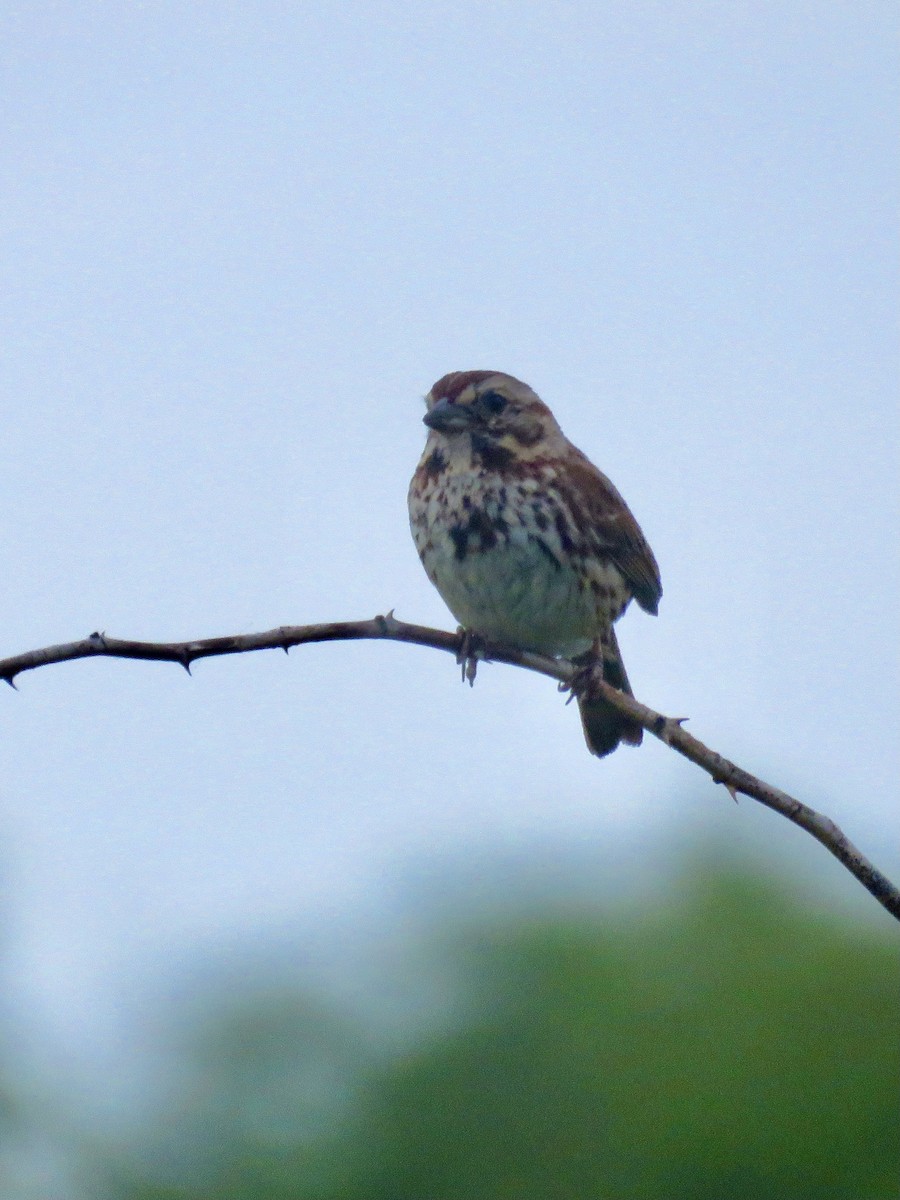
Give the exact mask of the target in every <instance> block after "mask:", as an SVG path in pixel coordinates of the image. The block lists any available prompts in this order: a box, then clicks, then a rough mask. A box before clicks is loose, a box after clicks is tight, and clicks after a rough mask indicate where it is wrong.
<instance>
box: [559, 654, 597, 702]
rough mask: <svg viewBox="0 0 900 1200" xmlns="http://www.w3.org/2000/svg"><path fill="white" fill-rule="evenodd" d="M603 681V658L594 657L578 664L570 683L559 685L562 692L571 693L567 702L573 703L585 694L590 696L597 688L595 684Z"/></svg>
mask: <svg viewBox="0 0 900 1200" xmlns="http://www.w3.org/2000/svg"><path fill="white" fill-rule="evenodd" d="M603 682H604V678H603V659H602V658H594V659H591V661H590V662H586V663H581V664H580V665H576V667H575V673H574V674H573V675H572V678H571V679H570V680H569V681H568V683H560V684H559V685H558V686H559V690H560V691H561V692H568V693H569V698H568V700H567V701H566V704H571V703H572V701H573V700H580V699H581V698H582V697H583V696H590V695H591V693H592V692H595V691H596V690H597V689H596V687H595V686H594V685H595V684H597V683H603Z"/></svg>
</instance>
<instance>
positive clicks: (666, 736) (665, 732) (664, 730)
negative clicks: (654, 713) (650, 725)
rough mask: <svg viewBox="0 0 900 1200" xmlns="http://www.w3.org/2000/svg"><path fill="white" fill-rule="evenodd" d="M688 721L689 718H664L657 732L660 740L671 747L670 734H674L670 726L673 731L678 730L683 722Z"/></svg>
mask: <svg viewBox="0 0 900 1200" xmlns="http://www.w3.org/2000/svg"><path fill="white" fill-rule="evenodd" d="M689 720H690V717H665V718H664V719H663V722H662V725H661V727H660V728H659V731H658V732H659V737H660V740H661V741H663V742H665V744H666V745H667V746H671V745H672V734H673V732H674V729H673V728H672V726H674V727H675V729H680V728H681V727H682V725H683V724H684V723H685V721H689Z"/></svg>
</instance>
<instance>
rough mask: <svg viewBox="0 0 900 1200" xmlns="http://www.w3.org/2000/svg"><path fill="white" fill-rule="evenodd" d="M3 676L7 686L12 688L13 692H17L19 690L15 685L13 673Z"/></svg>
mask: <svg viewBox="0 0 900 1200" xmlns="http://www.w3.org/2000/svg"><path fill="white" fill-rule="evenodd" d="M3 678H4V679H5V680H6V682H7V683H8V684H9V686H10V687H11V688H12V690H13V691H14V692H17V691H18V690H19V689H18V687H17V686H16V677H15V675H4V676H3Z"/></svg>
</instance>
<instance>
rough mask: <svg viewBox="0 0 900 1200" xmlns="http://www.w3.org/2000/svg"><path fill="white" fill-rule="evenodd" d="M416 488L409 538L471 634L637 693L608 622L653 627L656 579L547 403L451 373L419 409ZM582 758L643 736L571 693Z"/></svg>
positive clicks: (599, 702) (490, 378)
mask: <svg viewBox="0 0 900 1200" xmlns="http://www.w3.org/2000/svg"><path fill="white" fill-rule="evenodd" d="M425 406H426V412H425V416H424V417H423V421H424V423H425V425H426V427H427V429H428V434H427V438H426V442H425V449H424V451H423V453H422V457H421V459H420V460H419V464H418V466H417V467H416V470H415V473H414V475H413V477H412V481H411V483H410V487H409V496H408V500H409V519H410V528H411V530H412V535H413V540H414V542H415V545H416V549H417V550H418V553H419V557H420V559H421V560H422V565H423V566H424V568H425V571H426V572H427V574H428V578H429V579H430V580H431V582H432V583H433V584H434V586H435V587H436V588H437V590H438V592H439V593H440V595H441V597H442V598H443V600H444V602H445V604H446V605H447V607H448V608H449V609H450V611H451V613H452V614H453V616H454V617H455V618H456V620H457V621H458V622H459V624H460V626H461V627H462V631H464V632H465V634H466V635H467V636H469V635H471V636H472V637H475V638H478V639H480V640H482V641H483V642H484V643H486V644H487V646H490V645H492V644H493V645H499V646H504V647H508V648H513V649H517V650H523V651H531V652H533V653H536V654H542V655H549V656H552V657H554V658H564V659H567V660H569V661H572V662H574V663H576V664H580V667H581V668H582V669H584V671H585V672H586V673H588V675H589V673H590V672H591V671H597V672H601V673H602V678H603V680H604V681H605V682H606V683H609V684H611V685H612V686H613V687H616V688H619V689H620V690H621V691H623V692H626V693H627V694H628V695H632V694H633V693H632V691H631V686H630V684H629V682H628V675H627V674H626V672H625V666H624V664H623V662H622V656H621V654H620V653H619V646H618V642H617V640H616V634H615V629H614V623H615V622H616V621H617V620H618V619H619V618H620V617H621V616H622V614H623V613H624V612H625V610H626V609H627V608H628V605H629V604H630V603H631V601H632V599H634V600H636V601H637V603H638V605H639V606H640V607H641V608H642V609H643V610H644V611H645V612H647V613H650V614H653V615H656V613H657V611H658V608H659V601H660V598H661V596H662V584H661V582H660V574H659V567H658V566H657V562H656V559H655V558H654V556H653V552H652V550H651V549H650V547H649V545H648V544H647V540H646V538H645V537H644V535H643V533H642V532H641V529H640V526H639V525H638V523H637V521H636V520H635V518H634V517H633V516H632V514H631V511H630V510H629V508H628V506H627V505H626V503H625V501H624V500H623V499H622V497H621V495H620V494H619V492H618V491H617V490H616V488H615V487H614V486H613V484H612V483H611V482H610V480H609V479H607V477H606V476H605V475H604V474H603V473H602V472H601V471H599V470H598V469H597V467H595V466H594V465H593V463H592V462H591V461H590V460H589V459H588V458H587V457H586V456H585V455H584V454H582V452H581V451H580V450H578V449H577V448H576V447H575V446H574V445H573V444H572V443H571V442H570V441H569V440H568V438H567V437H566V436H565V434H564V433H563V432H562V430H561V429H560V427H559V424H558V423H557V421H556V418H555V417H554V416H553V413H552V412H551V411H550V409H549V408H548V407H547V405H546V404H545V403H544V402H543V401H542V400H541V398H540V397H539V396H538V395H537V393H536V392H535V391H533V390H532V388H530V387H529V386H528V385H527V384H526V383H523V382H522V381H521V380H520V379H516V378H515V377H514V376H512V375H507V374H506V373H505V372H503V371H451V372H450V373H449V374H447V375H444V376H442V377H441V378H440V379H439V380H438V381H437V383H435V384H434V386H433V387H432V388H431V390H430V391H429V393H428V394H427V396H426V397H425ZM575 690H576V692H577V695H578V704H579V709H580V712H581V719H582V725H583V728H584V734H585V739H586V741H587V745H588V749H589V750H590V751H591V752H592V753H593V754H596V755H597V756H598V757H601V758H602V757H603V756H605V755H607V754H610V753H612V751H613V750H615V749H616V747H617V746H618V745H619V744H620V743H625V744H626V745H632V746H638V745H640V743H641V740H642V737H643V730H642V728H641V726H640V725H639V724H638V723H637V722H636V721H634V720H632V719H630V718H628V717H627V716H625V715H623V714H622V713H620V712H618V710H617V709H615V708H613V706H612V705H610V704H609V703H608V702H606V701H604V700H603V699H601V698H597V697H596V694H594V695H591V692H590V687H589V686H588V687H581V688H576V689H575Z"/></svg>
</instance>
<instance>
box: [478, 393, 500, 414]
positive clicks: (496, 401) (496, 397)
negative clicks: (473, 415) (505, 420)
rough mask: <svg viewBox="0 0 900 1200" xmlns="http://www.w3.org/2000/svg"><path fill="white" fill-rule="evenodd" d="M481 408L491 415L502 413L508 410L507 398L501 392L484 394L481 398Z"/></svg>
mask: <svg viewBox="0 0 900 1200" xmlns="http://www.w3.org/2000/svg"><path fill="white" fill-rule="evenodd" d="M481 406H482V408H485V409H487V411H488V412H489V413H500V412H503V410H504V408H506V397H505V396H501V395H500V393H499V392H484V393H483V394H482V396H481Z"/></svg>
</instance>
